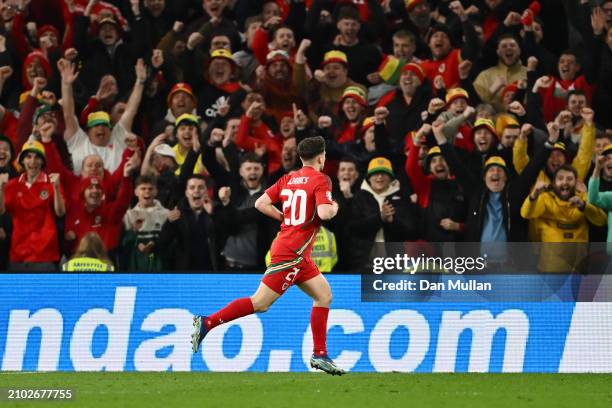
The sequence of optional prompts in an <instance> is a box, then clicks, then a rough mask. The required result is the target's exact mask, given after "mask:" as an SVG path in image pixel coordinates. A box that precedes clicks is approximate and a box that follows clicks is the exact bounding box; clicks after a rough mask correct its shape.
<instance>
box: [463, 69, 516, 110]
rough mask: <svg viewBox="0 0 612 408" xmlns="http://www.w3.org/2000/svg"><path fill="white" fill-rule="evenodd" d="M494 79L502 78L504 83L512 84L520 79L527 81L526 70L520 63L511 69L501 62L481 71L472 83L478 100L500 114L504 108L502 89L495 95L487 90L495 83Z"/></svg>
mask: <svg viewBox="0 0 612 408" xmlns="http://www.w3.org/2000/svg"><path fill="white" fill-rule="evenodd" d="M496 77H503V78H505V79H506V83H507V84H509V83H512V82H516V81H519V80H521V79H527V68H526V67H524V66H523V65H521V63H520V61H519V62H518V63H516V64H514V65H513V66H511V67H508V66H506V65H504V64H502V63H501V62H500V63H498V64H497V65H496V66H494V67H491V68H489V69H485V70H484V71H482V72H481V73H480V74H479V75H478V76H477V77H476V80H475V81H474V89H475V90H476V93H478V96H480V99H482V101H483V102H485V103H490V104H491V105H493V107H494V108H495V110H496V111H498V112H502V111H503V110H504V106H503V104H502V100H501V92H502V89H503V88H502V89H500V90H498V91H497V93H494V94H492V93H491V92H490V91H489V88H490V87H491V85H492V84H493V81H495V78H496Z"/></svg>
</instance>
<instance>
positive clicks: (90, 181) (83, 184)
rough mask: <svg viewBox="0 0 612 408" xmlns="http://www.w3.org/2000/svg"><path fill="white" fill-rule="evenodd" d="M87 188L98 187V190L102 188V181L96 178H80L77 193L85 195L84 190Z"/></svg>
mask: <svg viewBox="0 0 612 408" xmlns="http://www.w3.org/2000/svg"><path fill="white" fill-rule="evenodd" d="M89 186H100V188H102V179H101V178H100V177H98V176H90V177H85V178H82V179H81V181H80V182H79V193H80V194H81V196H82V195H83V194H84V193H85V190H87V189H88V188H89Z"/></svg>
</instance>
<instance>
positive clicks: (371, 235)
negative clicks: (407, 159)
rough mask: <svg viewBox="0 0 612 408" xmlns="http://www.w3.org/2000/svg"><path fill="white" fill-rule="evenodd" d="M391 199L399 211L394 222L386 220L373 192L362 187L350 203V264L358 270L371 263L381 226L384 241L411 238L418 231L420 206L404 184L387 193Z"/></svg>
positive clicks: (387, 197)
mask: <svg viewBox="0 0 612 408" xmlns="http://www.w3.org/2000/svg"><path fill="white" fill-rule="evenodd" d="M385 200H387V201H388V202H390V203H392V204H393V206H394V207H395V210H396V213H395V216H394V217H393V222H391V223H386V222H383V220H382V218H381V216H380V206H379V205H378V202H377V201H376V198H375V197H374V195H373V194H372V193H371V192H369V191H367V190H364V189H363V186H362V189H361V190H359V191H357V193H356V194H355V196H354V197H353V199H352V202H351V204H350V218H349V221H348V225H347V228H348V230H349V231H350V232H351V234H350V244H349V246H348V247H349V256H348V267H349V268H352V269H354V270H357V269H358V268H360V267H363V266H364V265H367V264H368V260H369V257H370V252H371V251H372V246H373V245H374V242H375V239H376V233H377V232H378V230H380V229H381V228H382V229H383V231H384V234H385V242H403V241H407V240H412V239H414V238H415V237H416V232H417V210H416V206H415V205H414V204H412V203H411V202H410V197H409V196H408V194H407V193H406V192H405V190H403V189H402V188H401V187H400V189H399V190H398V191H396V192H393V193H390V194H388V195H386V196H385Z"/></svg>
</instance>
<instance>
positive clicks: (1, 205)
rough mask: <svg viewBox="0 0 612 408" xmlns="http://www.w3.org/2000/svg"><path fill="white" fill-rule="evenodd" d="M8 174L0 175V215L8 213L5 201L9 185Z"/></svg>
mask: <svg viewBox="0 0 612 408" xmlns="http://www.w3.org/2000/svg"><path fill="white" fill-rule="evenodd" d="M8 179H9V175H8V173H1V174H0V215H2V214H4V213H5V212H6V205H5V204H6V202H5V200H4V192H5V190H6V183H8Z"/></svg>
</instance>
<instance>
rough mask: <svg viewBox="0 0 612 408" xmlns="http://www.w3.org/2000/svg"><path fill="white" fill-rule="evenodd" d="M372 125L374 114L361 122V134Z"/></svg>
mask: <svg viewBox="0 0 612 408" xmlns="http://www.w3.org/2000/svg"><path fill="white" fill-rule="evenodd" d="M372 126H374V116H368V117H367V118H365V119H364V120H363V122H361V134H362V135H363V134H365V132H366V131H367V130H368V129H369V128H371V127H372Z"/></svg>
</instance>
